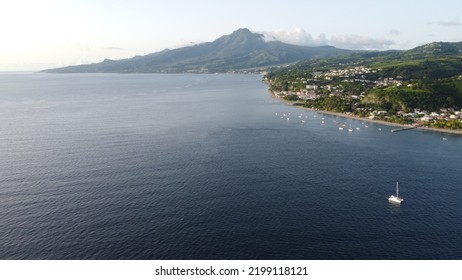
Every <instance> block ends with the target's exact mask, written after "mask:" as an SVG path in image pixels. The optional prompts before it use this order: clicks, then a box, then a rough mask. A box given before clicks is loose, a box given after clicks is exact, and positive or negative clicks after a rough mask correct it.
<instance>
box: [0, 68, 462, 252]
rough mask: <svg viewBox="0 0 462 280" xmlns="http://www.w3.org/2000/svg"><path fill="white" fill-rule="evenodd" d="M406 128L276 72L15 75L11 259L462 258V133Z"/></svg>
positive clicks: (6, 149) (4, 108)
mask: <svg viewBox="0 0 462 280" xmlns="http://www.w3.org/2000/svg"><path fill="white" fill-rule="evenodd" d="M289 113H290V115H289ZM276 114H277V115H276ZM283 114H286V116H285V117H284V115H283ZM281 117H283V118H281ZM287 118H289V119H288V120H287ZM323 118H324V119H323ZM302 120H303V121H304V122H302ZM343 124H345V129H344V130H343V131H341V130H339V129H338V127H339V125H343ZM350 125H351V127H352V128H354V131H353V132H348V129H347V128H348V127H349V126H350ZM356 128H359V130H357V129H356ZM379 128H380V129H381V130H379ZM391 128H392V127H389V126H384V125H379V124H372V123H364V122H361V121H356V120H349V119H344V118H337V117H334V116H328V115H323V114H318V113H314V112H312V111H306V110H302V109H298V108H295V107H290V106H287V105H285V104H282V103H281V102H279V101H277V100H275V99H273V98H272V97H271V96H270V95H269V94H268V92H267V87H266V85H265V84H264V83H262V82H261V76H252V75H117V74H107V75H99V74H92V75H52V74H35V73H34V74H24V73H23V74H8V73H6V74H1V75H0V213H1V214H0V258H1V259H461V258H462V171H461V170H462V169H461V168H462V137H460V136H455V135H449V134H442V133H436V132H427V131H421V130H410V131H405V132H400V133H391V132H390V129H391ZM443 138H444V139H443ZM396 181H399V182H400V186H401V188H400V191H401V192H400V194H401V195H402V196H403V197H404V199H405V203H404V204H403V205H401V206H394V205H391V204H389V203H388V201H387V196H389V195H390V194H392V193H394V191H395V184H396Z"/></svg>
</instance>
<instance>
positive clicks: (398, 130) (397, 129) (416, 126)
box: [391, 124, 422, 132]
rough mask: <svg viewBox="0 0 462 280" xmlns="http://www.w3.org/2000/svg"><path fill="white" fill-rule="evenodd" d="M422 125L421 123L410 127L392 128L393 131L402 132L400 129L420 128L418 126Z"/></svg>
mask: <svg viewBox="0 0 462 280" xmlns="http://www.w3.org/2000/svg"><path fill="white" fill-rule="evenodd" d="M421 126H422V125H421V124H416V125H413V126H410V127H402V128H396V129H392V130H391V132H400V131H405V130H411V129H414V128H418V127H421Z"/></svg>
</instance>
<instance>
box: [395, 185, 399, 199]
mask: <svg viewBox="0 0 462 280" xmlns="http://www.w3.org/2000/svg"><path fill="white" fill-rule="evenodd" d="M396 197H399V195H398V182H396Z"/></svg>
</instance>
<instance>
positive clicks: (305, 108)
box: [269, 90, 462, 135]
mask: <svg viewBox="0 0 462 280" xmlns="http://www.w3.org/2000/svg"><path fill="white" fill-rule="evenodd" d="M269 93H270V95H271V96H272V97H273V98H274V99H276V100H278V101H281V102H282V103H285V104H286V105H289V106H295V107H297V108H300V109H304V110H308V111H313V112H318V113H321V114H326V115H332V116H337V117H342V118H347V119H354V120H358V121H365V122H369V123H376V124H382V125H386V126H392V127H393V126H394V127H402V128H409V127H411V126H412V125H404V124H399V123H391V122H386V121H382V120H372V119H368V118H362V117H358V116H353V115H348V114H345V113H338V112H331V111H324V110H316V109H311V108H307V107H304V106H301V105H297V103H298V102H297V101H288V100H285V99H283V98H280V97H279V96H277V95H276V94H274V92H272V91H271V90H269ZM416 129H422V130H426V131H431V132H441V133H449V134H453V135H462V130H451V129H444V128H434V127H422V126H421V127H417V128H416Z"/></svg>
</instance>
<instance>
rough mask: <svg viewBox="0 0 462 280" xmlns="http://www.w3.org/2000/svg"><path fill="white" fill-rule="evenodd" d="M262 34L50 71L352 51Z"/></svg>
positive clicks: (243, 63)
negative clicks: (266, 37) (292, 42)
mask: <svg viewBox="0 0 462 280" xmlns="http://www.w3.org/2000/svg"><path fill="white" fill-rule="evenodd" d="M263 37H264V36H263V35H262V34H258V33H252V32H251V31H250V30H248V29H246V28H243V29H239V30H236V31H234V32H233V33H231V34H230V35H224V36H222V37H220V38H218V39H216V40H215V41H213V42H209V43H204V44H199V45H194V46H190V47H184V48H178V49H173V50H169V49H166V50H163V51H161V52H156V53H152V54H148V55H144V56H135V57H133V58H130V59H121V60H110V59H106V60H104V61H103V62H101V63H93V64H86V65H77V66H68V67H64V68H56V69H48V70H44V72H49V73H184V72H194V73H203V72H205V73H215V72H228V71H235V70H243V69H249V68H258V67H267V66H274V65H280V64H288V63H294V62H296V61H299V60H302V59H313V58H321V57H332V56H338V55H343V54H349V53H352V52H353V51H351V50H342V49H337V48H335V47H331V46H320V47H305V46H297V45H291V44H286V43H283V42H279V41H272V42H267V41H265V40H264V38H263Z"/></svg>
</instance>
